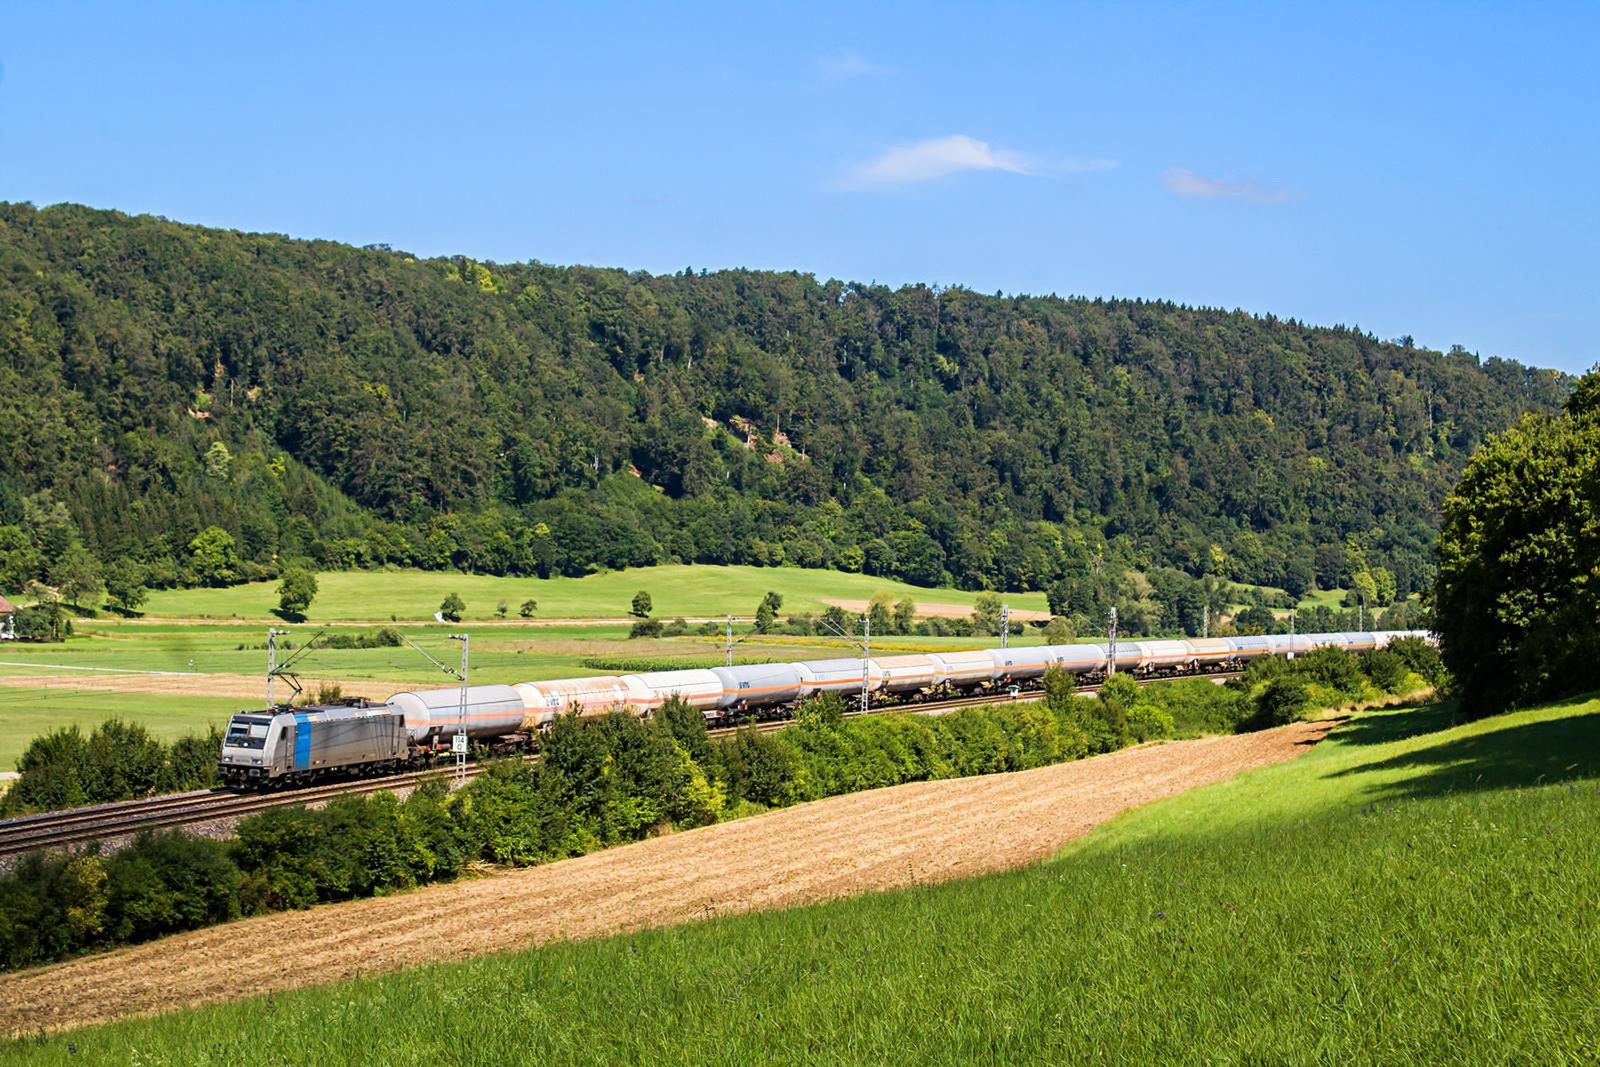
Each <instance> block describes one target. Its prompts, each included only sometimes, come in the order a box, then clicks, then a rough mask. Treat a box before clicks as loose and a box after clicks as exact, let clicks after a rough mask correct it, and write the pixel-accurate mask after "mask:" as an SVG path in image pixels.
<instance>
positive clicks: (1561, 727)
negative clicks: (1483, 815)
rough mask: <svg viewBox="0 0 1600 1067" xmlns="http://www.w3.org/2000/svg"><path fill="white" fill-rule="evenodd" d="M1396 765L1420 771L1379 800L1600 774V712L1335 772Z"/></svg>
mask: <svg viewBox="0 0 1600 1067" xmlns="http://www.w3.org/2000/svg"><path fill="white" fill-rule="evenodd" d="M1591 699H1593V696H1592V694H1591V695H1589V696H1581V697H1574V698H1572V699H1571V700H1567V701H1562V702H1561V703H1558V704H1554V705H1551V706H1552V707H1571V706H1574V705H1577V704H1583V703H1586V702H1587V701H1589V700H1591ZM1394 770H1403V771H1415V772H1416V773H1414V774H1411V775H1409V776H1407V777H1406V778H1404V779H1402V780H1401V781H1397V782H1391V783H1388V784H1386V785H1381V786H1376V787H1374V789H1373V790H1372V791H1371V792H1372V794H1374V795H1375V798H1376V799H1381V800H1392V799H1400V798H1405V797H1409V798H1418V797H1436V796H1442V795H1444V794H1446V793H1467V792H1478V791H1481V790H1491V789H1516V788H1519V787H1523V786H1534V785H1550V784H1552V783H1556V782H1567V781H1575V780H1579V779H1586V778H1600V712H1592V713H1590V714H1588V715H1575V716H1571V717H1568V718H1565V719H1550V720H1546V721H1544V722H1530V723H1523V724H1522V725H1520V726H1512V727H1507V728H1506V729H1502V730H1490V731H1488V732H1486V733H1481V734H1474V735H1472V736H1471V737H1462V738H1457V739H1456V740H1453V741H1444V742H1441V743H1439V744H1436V745H1429V746H1427V747H1426V748H1421V749H1418V750H1416V751H1414V752H1406V753H1403V754H1401V755H1398V756H1394V757H1391V758H1389V759H1386V760H1379V761H1378V762H1376V763H1364V764H1362V765H1360V766H1358V767H1351V768H1349V769H1347V770H1343V771H1339V772H1337V773H1335V774H1334V775H1332V777H1335V778H1342V777H1345V776H1347V775H1352V774H1365V773H1367V772H1369V771H1378V772H1382V771H1394Z"/></svg>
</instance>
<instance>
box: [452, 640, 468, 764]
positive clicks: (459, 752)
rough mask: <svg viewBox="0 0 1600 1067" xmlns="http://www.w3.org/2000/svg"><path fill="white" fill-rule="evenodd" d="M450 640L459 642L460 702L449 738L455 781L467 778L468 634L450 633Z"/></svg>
mask: <svg viewBox="0 0 1600 1067" xmlns="http://www.w3.org/2000/svg"><path fill="white" fill-rule="evenodd" d="M450 638H451V640H453V641H460V642H461V703H460V705H459V706H458V707H457V709H456V733H455V736H454V737H452V738H451V739H450V751H451V752H452V753H454V755H455V757H456V781H457V782H459V783H465V782H466V780H467V666H468V663H467V647H468V636H467V635H466V634H464V633H460V634H451V635H450Z"/></svg>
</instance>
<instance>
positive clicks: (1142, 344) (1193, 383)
mask: <svg viewBox="0 0 1600 1067" xmlns="http://www.w3.org/2000/svg"><path fill="white" fill-rule="evenodd" d="M1570 388H1571V383H1570V381H1569V380H1567V379H1566V378H1565V377H1563V376H1561V375H1558V374H1556V373H1554V372H1548V371H1542V370H1535V369H1530V368H1526V367H1523V366H1521V365H1519V364H1517V363H1514V362H1509V361H1504V360H1499V359H1487V360H1482V361H1480V360H1479V358H1478V357H1477V356H1475V355H1473V354H1471V353H1469V352H1466V351H1463V350H1460V349H1457V350H1454V351H1452V352H1450V353H1448V354H1441V353H1438V352H1434V351H1428V350H1424V349H1420V348H1416V347H1414V346H1413V345H1412V344H1410V342H1409V341H1408V340H1407V341H1404V342H1400V343H1390V342H1384V341H1379V340H1377V339H1376V338H1374V337H1372V336H1370V335H1368V334H1366V333H1363V332H1361V331H1359V330H1357V329H1351V328H1345V327H1335V328H1315V327H1309V326H1306V325H1303V324H1300V323H1298V322H1293V321H1284V320H1280V319H1276V318H1272V317H1270V316H1269V317H1255V316H1251V315H1248V314H1244V313H1241V312H1227V311H1218V310H1205V309H1195V308H1188V307H1181V306H1178V305H1174V304H1169V303H1156V302H1142V301H1112V300H1084V299H1059V298H1056V297H1020V296H1019V297H1005V296H1001V295H995V296H985V295H981V294H978V293H974V292H972V291H970V290H967V289H962V288H948V289H935V288H930V287H928V286H922V285H918V286H908V287H904V288H900V289H889V288H885V287H881V286H865V285H856V284H851V283H846V282H840V281H833V280H830V281H826V282H819V281H817V280H815V279H814V278H812V277H810V276H807V275H801V274H794V273H789V274H784V273H766V272H755V271H720V272H717V273H710V274H708V273H705V272H699V273H696V272H693V271H690V270H685V271H684V272H682V273H681V274H676V275H671V276H659V277H658V276H651V275H647V274H642V273H632V274H630V273H627V272H624V271H620V270H600V269H591V268H583V267H570V268H559V267H549V266H544V265H541V264H538V263H532V262H530V263H520V264H493V263H478V262H474V261H472V260H469V259H464V258H452V259H431V260H419V259H417V258H414V257H412V256H409V255H406V254H404V253H400V252H394V251H390V250H388V249H387V248H354V247H350V246H346V245H341V244H335V243H330V242H322V241H301V240H291V239H289V238H285V237H281V236H274V235H266V234H246V233H238V232H234V231H225V230H213V229H204V228H200V227H196V226H186V225H181V224H177V223H173V222H168V221H165V220H162V219H158V218H151V217H138V218H130V217H128V216H125V215H122V214H119V213H116V212H108V211H96V210H91V209H88V208H84V207H78V206H73V205H62V206H57V207H51V208H48V209H45V210H36V209H35V208H34V207H32V206H30V205H0V589H3V590H16V589H18V588H20V587H22V586H23V585H24V584H25V583H26V582H28V581H30V580H35V579H37V580H43V581H47V582H49V583H50V584H51V585H54V586H57V587H60V588H62V589H63V590H65V591H67V592H68V593H69V596H70V595H72V594H74V593H77V592H80V591H81V592H83V593H85V594H89V595H92V596H94V597H98V595H99V593H100V591H101V590H102V589H104V590H105V591H106V592H108V593H109V594H110V596H111V598H112V599H113V601H120V602H121V603H123V604H124V605H125V606H135V605H136V603H137V600H138V599H139V592H140V589H141V588H142V587H144V586H167V585H173V584H185V583H212V584H226V583H229V582H233V581H240V580H245V579H249V578H261V577H269V576H271V575H273V574H275V573H276V572H277V570H278V568H279V567H280V565H281V564H282V563H284V562H287V561H289V560H300V559H304V560H309V561H310V562H311V563H313V564H315V565H317V566H321V567H330V568H340V567H357V566H374V565H383V564H390V563H393V564H404V565H415V566H421V567H425V568H451V567H454V568H461V569H467V570H474V571H484V572H491V573H496V574H503V573H518V574H532V573H537V574H540V575H549V574H554V573H560V574H583V573H586V572H589V571H592V570H595V569H598V568H616V567H623V566H630V565H641V564H652V563H659V562H666V561H682V562H707V563H753V564H778V563H788V564H797V565H801V566H807V567H832V568H839V569H846V570H863V571H866V572H868V573H873V574H882V575H888V576H893V577H896V578H902V579H905V580H907V581H911V582H916V583H920V584H927V585H934V584H939V583H943V582H951V583H954V584H957V585H960V586H963V587H968V588H981V587H991V588H1009V589H1018V590H1027V589H1040V588H1047V587H1051V586H1055V587H1057V588H1061V589H1069V590H1070V591H1071V592H1070V598H1069V599H1071V600H1072V601H1073V603H1071V604H1068V605H1066V607H1067V608H1068V609H1069V610H1074V609H1085V608H1087V607H1088V606H1089V605H1090V603H1091V602H1098V601H1102V600H1104V599H1106V598H1107V597H1112V596H1120V595H1122V594H1121V593H1119V592H1118V591H1116V590H1115V589H1111V590H1109V591H1108V583H1114V582H1115V581H1116V580H1117V578H1118V576H1119V575H1121V574H1122V573H1123V569H1124V568H1130V567H1137V568H1140V569H1144V570H1151V569H1156V568H1176V569H1177V570H1181V571H1184V572H1187V573H1188V574H1190V575H1214V576H1217V577H1221V578H1231V579H1235V580H1239V581H1245V582H1252V583H1261V584H1268V585H1277V586H1283V587H1286V588H1287V589H1289V590H1290V591H1291V592H1292V593H1297V592H1300V591H1303V590H1305V589H1307V588H1309V587H1310V586H1312V585H1313V583H1316V584H1320V585H1323V586H1332V585H1336V584H1341V583H1345V582H1347V581H1349V580H1350V579H1351V578H1352V576H1356V575H1367V576H1369V577H1375V578H1376V582H1375V587H1376V590H1377V593H1378V595H1379V598H1380V599H1383V598H1386V597H1387V598H1393V597H1396V596H1404V595H1405V594H1406V593H1408V592H1412V591H1416V590H1420V589H1422V588H1424V587H1426V585H1427V584H1428V582H1429V581H1430V580H1431V574H1432V567H1433V563H1432V551H1433V543H1434V538H1435V534H1436V531H1437V529H1438V523H1439V514H1440V505H1441V503H1442V501H1443V500H1444V498H1445V496H1446V494H1447V493H1448V492H1449V490H1450V487H1451V486H1452V484H1453V483H1454V482H1455V481H1456V479H1457V477H1458V476H1459V475H1460V473H1461V471H1462V468H1463V466H1464V464H1465V462H1466V459H1467V457H1468V456H1469V455H1470V454H1471V453H1472V452H1473V451H1474V450H1475V449H1476V448H1477V447H1478V445H1479V444H1480V443H1482V442H1483V441H1484V440H1485V438H1486V437H1487V436H1488V435H1490V434H1492V433H1494V432H1496V431H1499V430H1502V429H1504V428H1505V427H1507V426H1509V425H1511V424H1512V423H1513V422H1515V421H1516V420H1517V418H1518V417H1519V416H1520V415H1521V414H1522V413H1524V412H1526V411H1533V412H1553V411H1555V410H1557V409H1558V408H1559V406H1560V404H1561V402H1562V400H1563V399H1564V398H1565V396H1566V395H1567V393H1568V392H1569V390H1570ZM1134 594H1137V590H1135V591H1134Z"/></svg>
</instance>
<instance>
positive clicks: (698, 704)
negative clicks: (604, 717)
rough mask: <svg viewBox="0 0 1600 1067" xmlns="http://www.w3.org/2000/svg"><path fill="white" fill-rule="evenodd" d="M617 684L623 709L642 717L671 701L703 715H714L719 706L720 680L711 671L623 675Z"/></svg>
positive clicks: (654, 672) (651, 672)
mask: <svg viewBox="0 0 1600 1067" xmlns="http://www.w3.org/2000/svg"><path fill="white" fill-rule="evenodd" d="M621 680H622V687H623V689H625V690H626V693H625V695H624V697H623V706H624V707H626V708H628V709H629V710H630V711H637V712H640V713H642V714H648V713H650V712H654V711H655V710H656V709H657V708H659V707H660V706H661V705H663V704H665V703H666V702H667V701H668V700H669V699H671V698H672V697H678V698H679V699H681V700H683V701H684V702H685V703H686V704H688V705H689V706H690V707H691V708H695V709H697V710H699V711H703V712H705V711H715V710H716V708H717V706H718V705H719V704H721V702H722V679H721V678H718V677H717V672H716V671H713V670H705V669H695V670H683V671H648V672H646V673H644V674H624V675H623V676H622V679H621Z"/></svg>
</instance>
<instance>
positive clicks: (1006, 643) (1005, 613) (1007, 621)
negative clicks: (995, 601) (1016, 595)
mask: <svg viewBox="0 0 1600 1067" xmlns="http://www.w3.org/2000/svg"><path fill="white" fill-rule="evenodd" d="M1000 647H1001V648H1010V647H1011V605H1009V604H1001V605H1000Z"/></svg>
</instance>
